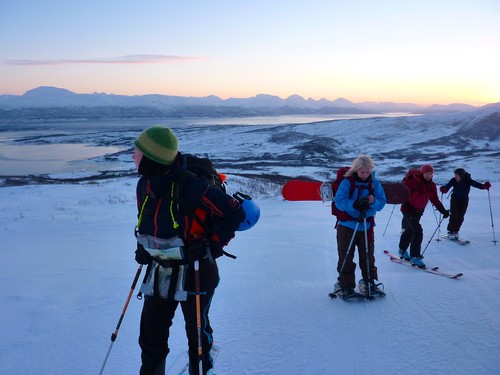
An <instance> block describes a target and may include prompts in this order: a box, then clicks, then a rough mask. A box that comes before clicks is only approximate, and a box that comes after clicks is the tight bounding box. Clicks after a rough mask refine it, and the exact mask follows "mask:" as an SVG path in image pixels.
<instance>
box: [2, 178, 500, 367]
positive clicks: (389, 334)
mask: <svg viewBox="0 0 500 375" xmlns="http://www.w3.org/2000/svg"><path fill="white" fill-rule="evenodd" d="M230 179H231V176H230ZM238 181H239V183H237V184H236V185H234V184H233V185H234V186H233V189H238V188H244V189H247V191H248V192H250V193H251V194H253V195H254V196H256V197H258V196H259V194H258V192H256V191H255V189H253V188H251V186H253V185H252V184H246V185H245V183H244V182H243V179H239V180H238ZM134 188H135V179H120V180H116V181H102V182H100V183H97V184H81V185H55V186H54V185H52V186H24V187H9V188H2V189H1V190H0V220H1V221H2V223H4V224H3V226H2V228H1V229H0V234H1V238H2V251H1V252H0V261H1V264H2V265H3V271H2V273H1V274H0V285H1V287H0V304H1V306H2V308H1V313H0V314H1V321H2V324H1V325H0V336H1V337H2V340H1V343H0V373H1V374H6V375H10V374H25V375H31V374H33V375H35V374H36V375H38V374H40V373H47V374H54V375H59V374H61V375H62V374H73V375H79V374H81V375H88V374H97V373H98V371H99V369H100V367H101V365H102V362H103V360H104V356H105V354H106V352H107V350H108V348H109V344H110V336H111V333H112V332H113V331H114V328H115V326H116V324H117V322H118V318H119V316H120V314H121V311H122V308H123V304H124V302H125V298H126V296H127V293H128V292H129V289H130V285H131V282H132V279H133V277H134V274H135V272H136V270H137V264H136V263H135V261H134V259H133V257H134V253H133V252H134V249H135V239H134V236H133V228H134V226H135V224H136V222H135V220H136V207H135V197H134ZM488 202H489V201H488V195H487V192H486V191H479V190H476V189H473V190H472V194H471V202H470V207H469V213H468V214H467V217H466V221H465V223H464V226H463V230H462V235H463V236H465V237H467V238H468V239H470V240H471V241H472V243H471V245H469V246H458V245H456V244H454V243H451V242H448V241H446V242H436V241H434V240H433V241H431V242H430V243H429V247H428V248H427V251H426V254H425V255H426V258H425V260H426V261H427V263H428V264H432V265H438V266H440V268H441V269H442V270H446V271H451V272H456V271H460V272H463V273H464V276H463V278H462V279H460V280H450V279H446V278H442V277H439V276H434V275H431V274H426V273H424V272H421V271H418V270H414V269H411V268H407V267H404V266H400V265H397V264H392V263H391V262H390V261H389V259H388V258H387V257H386V256H384V255H383V254H382V251H383V250H384V249H392V250H394V249H396V246H397V243H398V239H399V231H400V220H401V216H400V213H399V210H398V208H396V209H395V210H394V212H393V214H392V218H391V219H390V221H389V218H390V215H391V212H392V207H391V206H388V207H386V208H385V209H384V210H383V211H382V212H381V213H380V214H379V215H378V216H377V223H378V226H377V228H376V258H377V265H378V268H379V275H380V281H381V282H383V283H384V285H385V290H386V292H387V297H385V298H384V299H378V300H375V301H371V302H359V303H357V302H353V303H346V302H344V301H341V300H331V299H329V298H328V296H327V294H328V292H330V291H331V290H332V287H333V284H334V282H335V279H336V276H337V273H336V270H335V268H336V262H337V254H336V246H335V231H334V230H333V225H334V220H333V217H332V216H331V215H330V214H329V208H328V207H326V206H323V205H322V203H320V202H286V201H283V200H282V199H281V198H279V197H275V198H267V199H260V200H259V204H260V206H261V209H262V217H261V220H260V221H259V223H258V224H257V225H256V226H255V227H254V228H253V229H252V230H249V231H246V232H241V233H238V235H237V237H236V238H235V239H234V240H233V241H232V242H231V244H230V246H229V248H228V250H230V251H231V252H233V253H235V254H236V255H237V256H238V259H236V260H231V259H229V258H223V259H220V261H219V266H220V273H221V283H220V287H219V288H218V290H217V293H216V296H215V298H214V303H213V308H212V323H213V326H214V329H215V338H216V340H217V342H218V344H219V345H220V347H221V350H220V354H219V358H218V359H217V374H221V375H222V374H226V375H233V374H252V375H253V374H273V375H274V374H304V375H309V374H325V375H328V374H332V373H349V374H374V375H385V374H402V373H404V374H408V375H413V374H415V375H416V374H435V373H442V374H456V375H468V374H472V373H473V374H477V375H491V374H496V373H499V371H500V362H499V360H498V358H499V356H500V344H499V342H498V337H500V314H499V311H500V297H499V295H498V293H496V290H498V289H499V288H500V277H499V275H500V258H499V257H498V249H499V246H500V244H497V245H496V246H495V245H494V244H493V243H492V239H493V229H494V228H492V225H491V219H490V213H489V203H488ZM491 202H492V210H493V218H494V223H495V224H497V225H500V216H499V215H498V212H499V210H500V193H498V186H497V184H496V183H493V188H492V189H491ZM444 203H445V206H449V202H448V201H447V200H445V201H444ZM422 222H423V225H424V228H425V229H424V231H425V237H424V246H425V245H426V244H427V243H428V242H429V240H430V235H431V234H432V232H433V231H434V229H435V228H436V219H435V216H434V215H433V213H432V210H431V208H430V207H429V208H428V209H427V212H426V214H425V215H424V217H423V220H422ZM387 224H388V226H387ZM386 226H387V230H386V233H385V235H383V232H384V230H385V228H386ZM443 230H444V228H443ZM499 237H500V234H499V233H496V238H497V239H498V238H499ZM358 277H359V275H358ZM141 304H142V303H141V302H140V301H138V300H136V299H135V297H133V298H132V301H131V303H130V305H129V307H128V311H127V313H126V315H125V319H124V321H123V324H122V326H121V329H120V331H119V334H118V338H117V340H116V341H115V343H114V346H113V349H112V351H111V354H110V357H109V360H108V363H107V366H106V369H105V374H110V375H111V374H116V375H121V374H132V373H138V369H139V366H140V351H139V347H138V344H137V337H138V328H139V318H140V310H141ZM170 345H171V349H172V352H171V356H170V358H176V357H177V356H179V355H180V353H181V352H182V351H183V350H185V348H186V339H185V337H184V328H183V322H182V318H181V314H178V317H177V318H176V321H175V323H174V327H173V328H172V334H171V339H170Z"/></svg>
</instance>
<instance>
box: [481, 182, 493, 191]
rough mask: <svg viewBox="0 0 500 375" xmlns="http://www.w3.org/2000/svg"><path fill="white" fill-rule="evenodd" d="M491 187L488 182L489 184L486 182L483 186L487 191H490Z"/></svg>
mask: <svg viewBox="0 0 500 375" xmlns="http://www.w3.org/2000/svg"><path fill="white" fill-rule="evenodd" d="M490 187H491V183H490V182H489V181H488V182H485V183H484V184H483V189H486V190H490Z"/></svg>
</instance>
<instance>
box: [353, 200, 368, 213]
mask: <svg viewBox="0 0 500 375" xmlns="http://www.w3.org/2000/svg"><path fill="white" fill-rule="evenodd" d="M352 208H354V209H355V210H358V211H359V212H366V211H367V210H369V209H370V201H369V200H368V198H366V197H365V198H361V199H357V200H356V201H354V203H353V204H352Z"/></svg>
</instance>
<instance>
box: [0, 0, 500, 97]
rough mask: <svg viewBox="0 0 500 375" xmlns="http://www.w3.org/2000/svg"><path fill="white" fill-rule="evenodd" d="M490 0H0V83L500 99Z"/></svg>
mask: <svg viewBox="0 0 500 375" xmlns="http://www.w3.org/2000/svg"><path fill="white" fill-rule="evenodd" d="M499 66H500V1H497V0H469V1H464V0H446V1H443V0H441V1H440V0H433V1H427V0H419V1H405V0H399V1H397V0H387V1H384V0H379V1H374V0H359V1H345V0H344V1H337V0H330V1H327V0H324V1H318V0H310V1H303V0H302V1H295V0H286V1H285V0H283V1H281V0H279V1H273V0H267V1H261V0H254V1H245V2H243V1H237V0H232V1H225V0H218V1H217V0H216V1H208V0H207V1H201V0H183V1H167V0H163V1H158V0H150V1H148V0H143V1H137V0H135V1H131V0H100V1H96V0H86V1H81V2H76V1H71V0H42V1H41V0H0V94H17V95H19V94H22V93H24V92H25V91H26V90H29V89H32V88H34V87H38V86H42V85H44V86H56V87H63V88H67V89H69V90H72V91H74V92H78V93H91V92H106V93H109V94H126V95H134V94H167V95H182V96H207V95H217V96H220V97H222V98H229V97H250V96H254V95H257V94H259V93H265V94H271V95H278V96H280V97H282V98H286V97H288V96H289V95H292V94H298V95H301V96H303V97H305V98H309V97H312V98H314V99H320V98H322V97H324V98H327V99H336V98H338V97H345V98H347V99H349V100H352V101H354V102H362V101H392V102H414V103H419V104H432V103H440V104H448V103H453V102H463V103H470V104H476V105H479V104H486V103H490V102H497V101H500V74H499V68H498V67H499Z"/></svg>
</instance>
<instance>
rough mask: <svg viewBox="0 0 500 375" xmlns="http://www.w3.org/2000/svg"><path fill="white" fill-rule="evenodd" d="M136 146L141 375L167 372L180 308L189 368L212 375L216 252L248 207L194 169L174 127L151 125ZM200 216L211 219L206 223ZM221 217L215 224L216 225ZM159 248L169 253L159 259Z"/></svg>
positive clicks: (229, 236) (227, 241) (230, 237)
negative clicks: (141, 270)
mask: <svg viewBox="0 0 500 375" xmlns="http://www.w3.org/2000/svg"><path fill="white" fill-rule="evenodd" d="M134 145H135V150H134V154H133V159H134V161H135V164H136V167H137V171H138V173H139V175H140V176H141V177H140V179H139V181H138V182H137V187H136V196H137V210H138V215H137V218H138V222H137V226H136V237H137V250H136V251H135V260H136V261H137V263H139V264H143V265H147V270H146V275H145V276H144V280H143V283H142V285H141V293H143V294H144V305H143V309H142V313H141V322H140V333H139V346H140V347H141V368H140V374H141V375H165V369H166V358H167V356H168V354H169V352H170V348H169V340H168V339H169V335H170V333H169V331H170V329H169V328H170V327H171V326H172V324H173V319H174V315H175V312H176V310H177V309H178V307H179V306H180V307H181V310H182V315H183V317H184V322H185V331H186V336H187V339H188V357H189V368H188V371H189V374H190V375H199V374H200V370H201V373H202V374H203V375H208V374H211V372H212V367H213V361H212V356H211V349H212V345H213V342H214V338H213V329H212V326H211V324H210V318H209V312H210V306H211V303H212V297H213V296H214V293H215V288H216V287H217V286H218V284H219V269H218V266H217V257H218V256H220V255H222V249H223V248H224V247H225V246H226V245H227V244H228V243H229V241H230V240H231V239H232V238H233V237H234V235H235V232H236V230H238V228H239V227H240V225H241V224H242V222H243V220H244V219H245V212H244V210H243V209H242V206H241V205H240V203H239V201H238V200H236V199H235V198H234V197H232V196H230V195H228V194H226V193H225V192H223V191H222V190H220V189H218V188H216V187H215V186H212V185H209V184H208V183H207V182H206V181H204V180H202V179H200V178H198V177H197V176H195V175H194V174H193V173H188V170H187V165H188V162H187V156H186V155H184V154H183V153H182V152H179V151H178V140H177V137H176V136H175V134H174V133H173V132H172V130H170V129H169V128H166V127H161V126H153V127H151V128H148V129H146V130H144V131H143V132H141V133H140V134H139V136H138V137H137V139H136V140H135V142H134ZM194 215H196V217H198V218H199V219H200V220H203V221H206V222H207V223H208V224H207V225H206V226H202V225H200V224H199V223H198V222H197V221H196V219H195V217H194ZM201 218H202V219H201ZM215 221H217V226H216V227H215V226H212V225H211V224H212V223H214V222H215ZM206 228H214V229H213V231H209V230H208V229H206ZM180 244H182V245H180ZM179 247H180V248H181V249H182V251H178V249H179ZM158 249H161V250H164V251H166V252H169V255H168V256H167V255H164V256H162V257H158V256H157V254H156V253H157V251H158ZM198 266H199V270H198ZM199 325H201V326H199ZM200 367H201V369H200Z"/></svg>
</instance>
